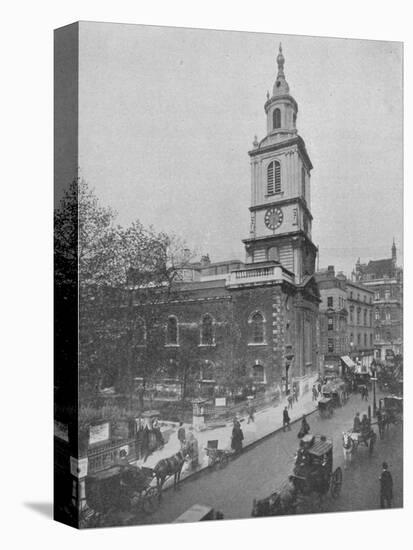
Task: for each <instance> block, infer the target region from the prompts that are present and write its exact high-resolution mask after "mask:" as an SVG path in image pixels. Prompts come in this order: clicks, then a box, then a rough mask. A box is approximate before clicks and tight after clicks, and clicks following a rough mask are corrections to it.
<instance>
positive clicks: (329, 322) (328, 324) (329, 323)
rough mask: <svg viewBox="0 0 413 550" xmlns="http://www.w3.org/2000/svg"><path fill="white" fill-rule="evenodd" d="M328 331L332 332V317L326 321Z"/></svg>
mask: <svg viewBox="0 0 413 550" xmlns="http://www.w3.org/2000/svg"><path fill="white" fill-rule="evenodd" d="M327 327H328V330H334V321H333V318H332V317H329V318H328V320H327Z"/></svg>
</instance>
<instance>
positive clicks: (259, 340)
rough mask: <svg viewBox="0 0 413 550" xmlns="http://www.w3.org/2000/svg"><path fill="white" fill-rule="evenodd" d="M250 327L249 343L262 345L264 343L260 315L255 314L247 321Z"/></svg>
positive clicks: (262, 324)
mask: <svg viewBox="0 0 413 550" xmlns="http://www.w3.org/2000/svg"><path fill="white" fill-rule="evenodd" d="M249 323H250V326H251V337H250V343H252V344H263V343H264V317H263V315H262V314H261V313H259V312H257V313H254V314H253V315H252V317H251V318H250V320H249Z"/></svg>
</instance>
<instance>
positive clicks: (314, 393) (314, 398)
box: [313, 384, 318, 401]
mask: <svg viewBox="0 0 413 550" xmlns="http://www.w3.org/2000/svg"><path fill="white" fill-rule="evenodd" d="M317 397H318V391H317V388H316V386H315V384H313V401H317Z"/></svg>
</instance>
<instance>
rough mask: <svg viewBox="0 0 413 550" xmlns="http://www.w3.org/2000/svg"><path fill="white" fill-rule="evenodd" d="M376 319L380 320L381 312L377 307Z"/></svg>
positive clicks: (375, 311)
mask: <svg viewBox="0 0 413 550" xmlns="http://www.w3.org/2000/svg"><path fill="white" fill-rule="evenodd" d="M374 317H375V319H376V321H379V320H380V310H379V308H378V307H376V309H375V310H374Z"/></svg>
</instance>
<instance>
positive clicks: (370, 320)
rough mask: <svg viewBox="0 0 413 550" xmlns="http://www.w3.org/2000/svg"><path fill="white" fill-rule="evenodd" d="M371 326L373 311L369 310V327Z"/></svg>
mask: <svg viewBox="0 0 413 550" xmlns="http://www.w3.org/2000/svg"><path fill="white" fill-rule="evenodd" d="M372 326H373V312H372V311H371V310H370V311H369V327H372Z"/></svg>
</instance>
